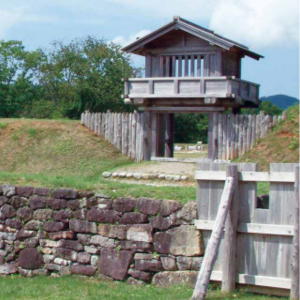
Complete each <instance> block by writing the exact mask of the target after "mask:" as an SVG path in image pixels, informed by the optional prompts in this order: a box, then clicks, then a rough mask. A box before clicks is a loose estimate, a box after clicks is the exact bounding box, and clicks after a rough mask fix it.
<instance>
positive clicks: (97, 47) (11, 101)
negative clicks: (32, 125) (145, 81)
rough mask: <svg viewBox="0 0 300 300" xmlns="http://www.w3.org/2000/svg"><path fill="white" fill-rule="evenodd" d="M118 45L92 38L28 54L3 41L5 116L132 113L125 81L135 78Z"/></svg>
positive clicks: (0, 109)
mask: <svg viewBox="0 0 300 300" xmlns="http://www.w3.org/2000/svg"><path fill="white" fill-rule="evenodd" d="M133 72H134V70H133V68H132V67H131V66H130V63H129V56H128V55H125V54H124V53H123V52H122V51H121V50H120V47H119V46H118V45H115V44H112V43H106V42H105V41H103V40H101V39H96V38H92V37H87V38H86V39H83V40H74V41H72V42H70V43H68V44H65V43H61V42H55V43H53V45H52V48H51V49H50V50H48V51H42V50H40V49H38V50H36V51H26V50H25V48H24V46H23V45H22V42H20V41H1V40H0V116H2V117H35V118H61V117H69V118H77V119H78V118H79V116H80V114H81V112H83V111H84V110H90V111H97V112H100V111H101V112H102V111H106V110H112V111H130V110H132V107H131V106H128V105H126V106H125V104H124V103H123V99H122V92H123V82H122V78H127V77H130V76H131V75H133Z"/></svg>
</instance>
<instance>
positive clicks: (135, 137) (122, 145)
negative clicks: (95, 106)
mask: <svg viewBox="0 0 300 300" xmlns="http://www.w3.org/2000/svg"><path fill="white" fill-rule="evenodd" d="M146 115H148V113H141V112H133V113H114V112H106V113H90V112H84V113H82V114H81V124H83V125H84V126H86V127H87V128H89V129H90V130H92V131H93V132H95V133H96V134H97V135H100V136H102V137H104V138H105V140H107V141H109V142H110V143H111V144H112V145H114V146H115V147H116V148H117V149H119V150H120V151H121V152H122V154H124V155H127V156H128V157H130V158H132V159H135V160H136V161H142V160H149V158H150V155H149V153H148V154H147V152H148V151H147V141H145V134H144V133H145V130H144V128H143V126H144V124H145V122H144V120H145V117H146Z"/></svg>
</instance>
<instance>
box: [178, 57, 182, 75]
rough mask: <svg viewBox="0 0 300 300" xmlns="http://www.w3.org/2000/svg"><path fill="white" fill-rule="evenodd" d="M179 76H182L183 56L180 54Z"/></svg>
mask: <svg viewBox="0 0 300 300" xmlns="http://www.w3.org/2000/svg"><path fill="white" fill-rule="evenodd" d="M178 77H182V56H181V55H179V56H178Z"/></svg>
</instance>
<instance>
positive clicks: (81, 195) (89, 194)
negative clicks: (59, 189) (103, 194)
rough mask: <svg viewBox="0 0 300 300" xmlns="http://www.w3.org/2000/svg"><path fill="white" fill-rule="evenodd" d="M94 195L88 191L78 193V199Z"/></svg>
mask: <svg viewBox="0 0 300 300" xmlns="http://www.w3.org/2000/svg"><path fill="white" fill-rule="evenodd" d="M94 195H95V194H94V193H93V192H89V191H79V192H78V198H90V197H93V196H94Z"/></svg>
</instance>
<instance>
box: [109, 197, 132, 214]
mask: <svg viewBox="0 0 300 300" xmlns="http://www.w3.org/2000/svg"><path fill="white" fill-rule="evenodd" d="M136 202H137V201H136V200H135V199H132V198H117V199H115V200H114V201H113V205H112V207H113V209H114V210H117V211H119V212H130V211H133V210H134V208H135V206H136Z"/></svg>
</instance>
